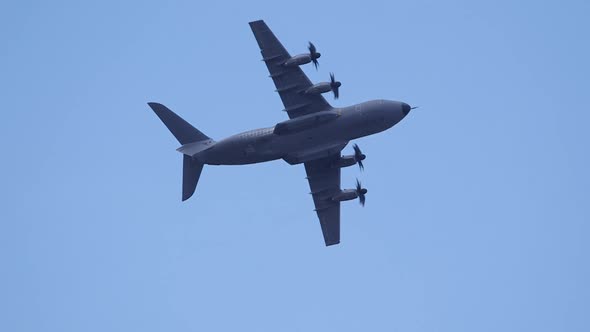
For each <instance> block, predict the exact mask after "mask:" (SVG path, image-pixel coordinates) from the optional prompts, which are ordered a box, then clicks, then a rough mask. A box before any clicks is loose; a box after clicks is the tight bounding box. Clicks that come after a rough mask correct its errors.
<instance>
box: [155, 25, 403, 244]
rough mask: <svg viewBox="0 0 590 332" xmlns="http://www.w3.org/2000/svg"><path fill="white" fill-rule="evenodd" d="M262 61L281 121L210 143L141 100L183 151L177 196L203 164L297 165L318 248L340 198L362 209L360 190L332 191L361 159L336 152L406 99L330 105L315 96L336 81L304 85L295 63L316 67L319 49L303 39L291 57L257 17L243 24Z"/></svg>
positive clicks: (333, 231)
mask: <svg viewBox="0 0 590 332" xmlns="http://www.w3.org/2000/svg"><path fill="white" fill-rule="evenodd" d="M249 24H250V28H251V29H252V32H253V33H254V37H255V38H256V41H257V42H258V46H259V47H260V52H261V53H262V60H263V61H264V62H265V64H266V67H267V68H268V71H269V73H270V77H271V78H272V80H273V82H274V84H275V87H276V90H275V91H276V92H278V94H279V96H280V97H281V100H282V102H283V105H284V107H285V109H284V111H285V112H286V113H287V115H288V116H289V120H286V121H283V122H279V123H277V124H276V125H274V126H272V127H266V128H260V129H254V130H250V131H246V132H243V133H240V134H237V135H233V136H230V137H228V138H225V139H222V140H220V141H214V140H213V139H211V138H210V137H208V136H207V135H205V134H203V133H202V132H201V131H199V130H198V129H196V128H195V127H193V126H192V125H191V124H189V123H188V122H186V121H185V120H184V119H182V118H181V117H180V116H178V115H176V114H175V113H173V112H172V111H171V110H170V109H168V108H167V107H166V106H164V105H162V104H159V103H154V102H150V103H148V105H149V106H150V107H151V109H152V110H153V111H154V112H155V113H156V115H157V116H158V117H159V118H160V120H162V122H163V123H164V125H166V127H168V129H169V130H170V131H171V132H172V134H173V135H174V136H175V137H176V139H177V140H178V142H179V143H180V144H181V146H180V147H179V148H178V149H177V151H179V152H180V153H182V154H183V179H182V200H183V201H185V200H187V199H189V198H190V197H191V196H192V195H193V193H194V192H195V189H196V187H197V183H198V181H199V178H200V176H201V171H202V170H203V166H204V165H245V164H254V163H262V162H266V161H271V160H277V159H283V160H285V161H286V162H287V163H289V164H291V165H296V164H303V165H304V166H305V171H306V173H307V180H308V182H309V187H310V189H311V192H310V194H311V195H312V197H313V202H314V205H315V211H316V213H317V216H318V218H319V221H320V226H321V229H322V234H323V237H324V242H325V244H326V246H331V245H334V244H338V243H340V202H342V201H348V200H353V199H356V198H358V199H359V200H360V203H361V204H362V205H363V206H364V203H365V195H366V194H367V189H365V188H362V186H361V184H360V182H359V181H358V179H357V182H356V188H354V189H345V190H341V189H340V170H341V168H343V167H349V166H353V165H355V164H358V165H359V167H360V168H361V170H362V169H363V168H364V166H363V163H362V161H363V160H364V159H365V158H366V156H365V155H364V154H363V153H362V152H361V150H360V148H359V147H358V146H357V145H356V144H355V145H354V154H352V155H341V151H342V150H343V149H344V148H345V147H346V145H347V144H348V143H349V141H351V140H354V139H357V138H360V137H364V136H368V135H372V134H376V133H379V132H382V131H384V130H386V129H389V128H391V127H392V126H394V125H395V124H397V123H398V122H400V121H401V120H402V119H403V118H404V117H406V116H407V115H408V113H409V112H410V110H412V109H414V108H415V107H411V106H410V105H408V104H407V103H404V102H399V101H390V100H371V101H367V102H363V103H360V104H356V105H352V106H348V107H342V108H337V107H332V106H331V105H330V104H329V103H328V102H327V101H326V99H325V98H324V97H323V96H322V94H323V93H326V92H332V93H333V94H334V97H336V98H337V97H338V96H339V90H338V88H339V87H340V85H341V83H340V82H338V81H336V80H335V78H334V75H333V74H331V80H330V82H322V83H318V84H312V83H311V81H310V80H309V78H308V77H307V76H306V75H305V74H304V72H303V71H302V70H301V68H300V66H302V65H304V64H307V63H313V64H314V65H315V66H316V69H317V66H318V61H317V59H318V58H319V57H320V53H318V52H317V50H316V48H315V45H313V44H312V43H311V42H310V43H309V53H305V54H300V55H296V56H291V55H290V54H289V52H287V50H285V48H284V47H283V45H282V44H281V42H280V41H279V40H278V39H277V38H276V37H275V35H274V33H273V32H272V31H271V30H270V28H269V27H268V26H267V25H266V23H265V22H264V21H263V20H258V21H253V22H250V23H249Z"/></svg>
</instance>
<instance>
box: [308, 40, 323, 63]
mask: <svg viewBox="0 0 590 332" xmlns="http://www.w3.org/2000/svg"><path fill="white" fill-rule="evenodd" d="M307 49H309V57H310V58H311V61H312V62H313V65H314V66H315V69H318V66H319V65H320V63H319V62H318V58H319V57H320V55H321V54H320V53H318V51H317V49H316V48H315V45H314V44H313V43H312V42H309V46H307Z"/></svg>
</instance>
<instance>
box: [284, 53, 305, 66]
mask: <svg viewBox="0 0 590 332" xmlns="http://www.w3.org/2000/svg"><path fill="white" fill-rule="evenodd" d="M310 62H311V56H310V55H309V54H299V55H296V56H294V57H292V58H290V59H289V60H287V61H285V63H283V65H284V66H287V67H294V66H301V65H304V64H306V63H310Z"/></svg>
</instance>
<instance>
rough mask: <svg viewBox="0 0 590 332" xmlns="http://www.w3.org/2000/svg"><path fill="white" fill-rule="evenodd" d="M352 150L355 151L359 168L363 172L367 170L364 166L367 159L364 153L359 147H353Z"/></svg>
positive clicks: (355, 158)
mask: <svg viewBox="0 0 590 332" xmlns="http://www.w3.org/2000/svg"><path fill="white" fill-rule="evenodd" d="M352 148H353V149H354V160H356V162H357V163H358V164H359V168H360V170H361V171H364V170H365V166H364V165H363V160H365V158H367V156H365V155H364V154H363V153H362V152H361V148H359V146H358V145H356V144H355V145H353V146H352Z"/></svg>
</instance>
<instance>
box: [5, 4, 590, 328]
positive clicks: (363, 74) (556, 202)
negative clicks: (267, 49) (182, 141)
mask: <svg viewBox="0 0 590 332" xmlns="http://www.w3.org/2000/svg"><path fill="white" fill-rule="evenodd" d="M350 3H351V4H343V3H342V2H340V1H338V2H336V1H332V2H330V1H268V2H253V1H244V2H235V3H224V2H222V1H203V2H197V1H177V2H174V1H171V2H163V1H135V2H133V1H129V2H120V1H96V2H94V3H85V2H81V1H3V2H2V4H0V40H1V46H0V96H1V105H2V106H1V107H2V111H1V114H2V120H0V135H1V136H0V138H1V139H0V149H1V151H2V156H3V157H2V162H1V163H0V177H1V185H0V201H1V203H0V204H1V209H0V264H1V265H0V330H1V331H7V332H8V331H10V332H18V331H34V332H40V331H43V332H49V331H59V332H66V331H101V332H103V331H320V330H324V331H336V330H338V331H452V332H457V331H589V330H590V315H589V313H590V285H589V280H590V266H589V262H590V259H589V253H590V244H589V243H588V238H589V236H590V225H589V223H590V201H589V193H590V189H589V188H590V176H589V174H588V171H589V169H590V159H589V155H588V154H589V148H588V143H589V142H590V135H589V134H588V123H589V122H590V115H589V111H590V107H589V106H590V102H589V101H588V91H589V86H590V82H589V81H590V80H589V77H590V65H589V62H588V59H590V47H589V43H588V40H590V38H589V32H590V23H589V21H588V17H589V15H590V5H589V2H588V1H518V2H517V1H479V2H477V3H476V2H474V1H448V2H445V3H443V2H442V1H404V2H402V1H384V2H374V1H350ZM352 3H354V4H352ZM256 19H264V20H266V22H267V23H268V25H269V26H270V27H271V28H272V29H273V31H274V32H275V34H276V35H277V36H278V37H279V38H280V40H281V41H282V42H283V44H284V45H285V47H286V48H287V49H288V50H289V51H290V52H291V53H292V54H296V53H300V52H301V53H302V52H305V51H306V45H307V42H308V41H309V40H311V41H313V42H314V43H315V44H316V46H317V47H318V50H319V51H320V52H321V53H322V58H321V59H320V70H319V71H317V72H316V71H315V69H313V66H309V65H308V66H306V67H304V70H305V71H306V73H307V74H308V75H309V76H310V78H311V79H312V80H313V81H321V80H326V79H328V77H329V76H328V75H329V72H330V71H333V72H335V74H336V77H337V78H338V80H340V81H342V83H343V85H342V87H341V90H340V95H341V98H340V99H339V100H337V101H334V100H333V99H332V97H331V96H328V100H329V101H330V102H331V103H332V104H333V105H335V106H345V105H350V104H354V103H357V102H361V101H364V100H368V99H376V98H384V99H393V100H402V101H406V102H408V103H410V104H412V105H419V106H420V108H419V109H418V110H415V111H412V113H410V115H409V116H408V117H407V118H406V119H404V120H403V121H402V122H401V123H399V124H398V125H397V126H395V127H394V128H392V129H390V130H389V131H387V132H385V133H381V134H379V135H376V136H372V137H368V138H363V139H360V140H357V141H356V143H358V144H359V145H360V146H361V148H362V149H363V152H364V153H366V154H367V159H366V160H365V167H366V169H365V172H363V173H360V172H359V170H358V168H356V167H352V168H348V169H345V170H344V171H343V174H342V183H343V186H344V187H352V186H353V185H354V181H355V178H357V177H358V178H359V179H360V180H361V181H362V183H363V184H364V185H365V186H366V187H367V188H368V190H369V193H368V196H367V205H366V207H365V208H361V207H360V206H359V204H358V203H357V202H347V203H344V204H343V205H342V243H341V244H340V245H338V246H333V247H329V248H326V247H324V244H323V239H322V235H321V231H320V226H319V223H318V221H317V218H316V216H315V213H314V212H313V203H312V200H311V197H310V196H309V195H308V192H309V188H308V184H307V182H306V180H305V179H304V177H305V171H304V169H303V167H302V166H289V165H288V164H287V163H285V162H283V161H275V162H270V163H266V164H258V165H250V166H240V167H237V166H233V167H231V166H225V167H223V166H205V169H204V170H203V174H202V177H201V181H200V183H199V186H198V188H197V193H196V195H195V197H193V198H192V199H190V200H189V201H187V202H184V203H183V202H181V201H180V197H181V164H182V163H181V159H182V158H181V155H180V154H179V153H177V152H176V151H175V148H177V147H178V144H177V142H176V140H175V139H174V137H173V136H172V135H171V134H170V133H169V132H168V131H167V129H166V128H165V127H164V126H163V125H162V123H160V121H159V119H158V118H157V117H156V116H155V115H154V114H153V112H152V111H151V110H150V109H149V108H148V106H147V105H146V102H148V101H158V102H162V103H164V104H166V105H167V106H169V107H170V108H171V109H172V110H174V111H176V112H178V113H179V114H181V115H182V116H183V117H185V118H186V119H187V120H188V121H190V122H191V123H192V124H193V125H195V126H196V127H197V128H199V129H200V130H202V131H203V132H204V133H206V134H207V135H209V136H211V137H213V138H215V139H221V138H223V137H225V136H228V135H231V134H234V133H236V132H240V131H244V130H248V129H253V128H258V127H264V126H271V125H273V124H275V123H277V122H279V121H282V120H284V119H286V114H284V113H283V112H281V109H282V108H283V107H282V105H281V102H280V99H279V97H278V96H277V95H276V93H275V92H273V90H274V86H273V84H272V81H271V80H270V79H269V78H268V77H267V75H268V73H267V70H266V67H265V66H264V64H263V63H262V62H261V61H260V54H259V51H258V46H257V44H256V41H255V39H254V37H253V35H252V32H251V31H250V28H249V26H248V24H247V23H248V22H249V21H252V20H256ZM351 150H352V149H351V147H347V149H346V150H345V152H350V151H351Z"/></svg>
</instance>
